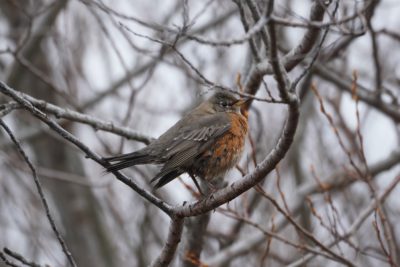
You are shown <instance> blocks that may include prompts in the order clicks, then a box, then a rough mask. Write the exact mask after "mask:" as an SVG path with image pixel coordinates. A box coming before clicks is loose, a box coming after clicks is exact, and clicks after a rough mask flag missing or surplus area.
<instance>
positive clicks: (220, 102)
mask: <svg viewBox="0 0 400 267" xmlns="http://www.w3.org/2000/svg"><path fill="white" fill-rule="evenodd" d="M248 101H249V99H243V98H242V99H239V98H236V97H235V95H233V94H231V93H229V92H227V91H217V92H216V93H214V95H212V96H211V97H210V98H209V99H207V100H206V101H204V102H203V103H201V104H200V105H199V106H197V107H196V108H195V109H193V110H192V111H190V112H189V113H188V114H186V115H185V116H184V117H183V118H182V119H181V120H179V121H178V122H177V123H176V124H175V125H173V126H172V127H171V128H169V129H168V130H167V131H166V132H165V133H164V134H162V135H161V136H160V137H159V138H158V139H156V140H154V141H152V142H151V143H150V144H149V145H148V146H146V147H144V148H142V149H140V150H138V151H135V152H132V153H127V154H122V155H118V156H115V157H109V158H105V159H106V160H108V161H110V162H113V163H111V164H110V166H108V167H107V171H108V172H113V171H117V170H121V169H124V168H127V167H130V166H133V165H139V164H149V163H150V164H163V166H162V168H161V170H160V171H159V173H158V174H157V175H156V176H155V177H154V178H153V179H152V180H151V182H152V183H153V182H156V181H157V183H156V184H155V186H154V187H155V189H157V188H159V187H162V186H164V185H165V184H167V183H169V182H170V181H172V180H173V179H174V178H176V177H177V176H179V175H181V174H183V173H185V172H186V173H188V174H189V175H190V176H191V177H192V178H193V181H194V182H195V184H196V186H197V187H198V184H197V182H196V180H195V177H199V178H200V179H203V180H205V181H207V182H210V181H212V180H213V179H214V178H217V177H220V176H221V175H223V174H224V173H225V172H226V171H227V170H229V169H231V168H232V167H234V166H235V164H236V163H237V162H238V160H239V159H240V155H241V153H242V151H243V147H244V143H245V137H246V134H247V110H245V109H244V108H243V106H245V105H244V104H245V103H246V102H248ZM198 188H199V187H198ZM200 192H201V191H200Z"/></svg>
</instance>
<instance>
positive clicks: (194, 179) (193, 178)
mask: <svg viewBox="0 0 400 267" xmlns="http://www.w3.org/2000/svg"><path fill="white" fill-rule="evenodd" d="M189 176H190V178H192V180H193V183H194V184H195V185H196V187H197V190H199V193H200V195H202V196H204V194H203V191H201V188H200V185H199V183H198V182H197V180H196V177H194V175H193V174H191V173H189Z"/></svg>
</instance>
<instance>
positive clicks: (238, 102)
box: [233, 98, 251, 107]
mask: <svg viewBox="0 0 400 267" xmlns="http://www.w3.org/2000/svg"><path fill="white" fill-rule="evenodd" d="M250 101H251V98H242V99H239V100H238V101H237V102H236V103H235V104H233V106H235V107H241V106H243V105H244V104H246V103H248V102H250Z"/></svg>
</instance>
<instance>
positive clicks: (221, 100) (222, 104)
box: [207, 91, 250, 114]
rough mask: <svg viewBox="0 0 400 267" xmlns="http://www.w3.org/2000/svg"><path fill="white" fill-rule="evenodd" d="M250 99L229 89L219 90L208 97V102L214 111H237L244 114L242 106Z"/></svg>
mask: <svg viewBox="0 0 400 267" xmlns="http://www.w3.org/2000/svg"><path fill="white" fill-rule="evenodd" d="M249 100H250V99H248V98H238V97H236V96H235V95H234V94H232V93H230V92H228V91H218V92H216V93H215V94H214V95H212V96H211V97H210V98H209V99H208V101H207V102H208V104H209V105H210V107H211V108H212V110H213V111H214V112H235V113H239V114H241V113H242V114H243V110H242V107H243V105H244V104H245V103H247V102H248V101H249Z"/></svg>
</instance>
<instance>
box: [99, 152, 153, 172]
mask: <svg viewBox="0 0 400 267" xmlns="http://www.w3.org/2000/svg"><path fill="white" fill-rule="evenodd" d="M103 159H104V160H106V161H109V162H115V163H110V165H109V166H107V167H106V170H107V172H113V171H119V170H122V169H125V168H128V167H131V166H134V165H140V164H147V163H155V158H154V156H150V155H149V154H148V153H144V152H143V151H135V152H132V153H128V154H122V155H118V156H114V157H108V158H103Z"/></svg>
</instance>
